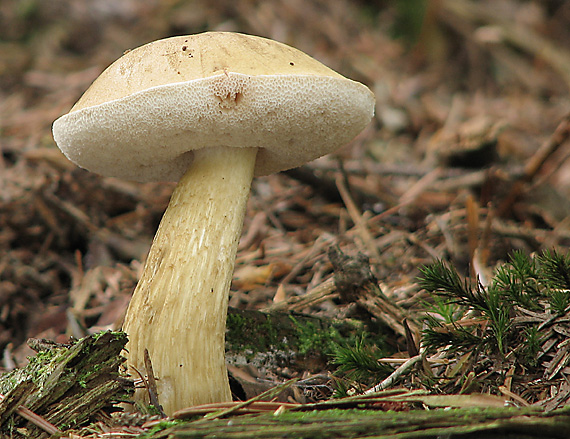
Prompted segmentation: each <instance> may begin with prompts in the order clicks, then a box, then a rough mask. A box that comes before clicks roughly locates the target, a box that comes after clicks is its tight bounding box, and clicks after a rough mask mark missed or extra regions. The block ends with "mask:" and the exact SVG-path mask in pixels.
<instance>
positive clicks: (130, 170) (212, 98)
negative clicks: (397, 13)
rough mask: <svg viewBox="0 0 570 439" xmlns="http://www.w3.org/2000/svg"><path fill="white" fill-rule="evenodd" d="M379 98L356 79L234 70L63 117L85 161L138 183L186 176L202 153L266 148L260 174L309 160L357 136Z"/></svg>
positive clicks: (70, 141) (62, 139) (64, 132)
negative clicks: (218, 148)
mask: <svg viewBox="0 0 570 439" xmlns="http://www.w3.org/2000/svg"><path fill="white" fill-rule="evenodd" d="M373 109H374V97H373V95H372V93H371V92H370V90H369V89H368V88H367V87H365V86H364V85H362V84H360V83H357V82H354V81H351V80H349V79H344V78H337V77H327V76H315V75H298V76H296V75H261V76H249V75H245V74H241V73H229V72H225V73H222V74H219V75H216V76H212V77H208V78H204V79H195V80H191V81H186V82H178V83H174V84H167V85H160V86H157V87H152V88H149V89H147V90H143V91H140V92H137V93H134V94H131V95H129V96H126V97H123V98H120V99H116V100H113V101H110V102H106V103H103V104H99V105H95V106H91V107H87V108H82V109H78V110H76V111H72V112H70V113H69V114H66V115H64V116H62V117H60V118H59V119H58V120H56V121H55V122H54V125H53V134H54V138H55V140H56V142H57V144H58V146H59V147H60V148H61V150H62V151H63V152H64V153H65V155H66V156H67V157H68V158H69V159H70V160H71V161H73V162H74V163H76V164H77V165H79V166H81V167H83V168H85V169H88V170H90V171H92V172H96V173H99V174H102V175H106V176H113V177H120V178H124V179H129V180H136V181H177V180H178V179H179V178H180V177H181V176H182V175H183V174H184V172H185V171H186V169H187V168H188V166H189V165H190V164H191V162H192V157H193V155H192V153H191V152H189V151H192V150H194V149H200V148H208V147H216V146H226V147H256V148H260V150H259V152H258V155H257V162H256V167H255V175H266V174H271V173H274V172H278V171H281V170H285V169H290V168H293V167H296V166H299V165H301V164H303V163H306V162H308V161H311V160H313V159H315V158H317V157H320V156H322V155H325V154H327V153H329V152H332V151H334V150H336V149H337V148H339V147H340V146H342V145H344V144H346V143H347V142H349V141H350V140H351V139H352V138H354V137H355V136H356V135H357V134H358V133H359V132H360V131H361V130H362V129H363V128H364V127H365V126H366V125H367V124H368V123H369V121H370V119H371V117H372V115H373Z"/></svg>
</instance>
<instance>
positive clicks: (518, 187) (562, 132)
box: [498, 113, 570, 216]
mask: <svg viewBox="0 0 570 439" xmlns="http://www.w3.org/2000/svg"><path fill="white" fill-rule="evenodd" d="M568 138H570V113H569V114H567V115H566V116H565V117H564V119H562V121H561V122H560V123H559V124H558V126H557V127H556V130H554V133H552V135H551V136H550V137H549V138H548V139H547V140H546V141H545V142H544V143H543V144H542V145H541V146H540V148H539V149H538V151H536V153H535V154H534V155H533V156H532V157H531V158H530V159H529V160H528V161H527V163H526V165H525V167H524V173H523V175H522V176H521V178H519V179H518V180H517V181H516V182H515V183H514V184H513V187H512V188H511V190H510V192H509V194H508V195H507V196H506V198H505V199H504V200H503V202H502V204H501V206H500V207H499V212H498V214H499V216H504V214H505V213H506V212H507V211H509V210H510V208H511V207H512V205H513V204H514V203H515V201H516V200H517V199H518V198H519V197H520V195H521V194H522V192H523V188H524V185H525V184H526V183H529V182H531V181H532V180H533V178H534V177H535V176H536V174H538V172H539V171H540V169H541V168H542V166H543V165H544V163H545V162H546V160H547V159H548V158H549V157H550V156H552V154H554V152H556V150H558V148H560V146H561V145H562V144H564V142H566V141H567V140H568Z"/></svg>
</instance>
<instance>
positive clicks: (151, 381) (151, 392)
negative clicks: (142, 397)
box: [144, 348, 166, 418]
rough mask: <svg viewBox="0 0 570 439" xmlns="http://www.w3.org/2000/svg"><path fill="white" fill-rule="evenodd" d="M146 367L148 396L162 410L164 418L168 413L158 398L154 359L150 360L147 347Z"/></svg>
mask: <svg viewBox="0 0 570 439" xmlns="http://www.w3.org/2000/svg"><path fill="white" fill-rule="evenodd" d="M144 367H145V369H146V376H147V380H148V387H147V389H148V396H149V399H150V403H151V404H152V405H153V406H154V408H155V409H157V410H158V411H159V412H160V415H161V416H162V417H163V418H166V413H164V410H163V409H162V406H161V405H160V402H159V400H158V388H157V387H156V379H155V378H154V371H153V369H152V361H151V360H150V354H149V353H148V349H146V348H145V350H144Z"/></svg>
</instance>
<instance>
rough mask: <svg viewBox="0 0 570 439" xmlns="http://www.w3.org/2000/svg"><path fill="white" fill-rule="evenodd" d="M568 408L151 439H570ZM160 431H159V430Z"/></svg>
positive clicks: (404, 415)
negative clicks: (221, 438)
mask: <svg viewBox="0 0 570 439" xmlns="http://www.w3.org/2000/svg"><path fill="white" fill-rule="evenodd" d="M569 427H570V408H564V409H560V410H556V411H553V412H550V413H545V412H541V411H537V410H535V409H532V408H524V409H517V408H501V409H498V408H493V409H480V408H476V409H473V408H471V409H452V410H430V411H425V410H415V411H404V412H394V411H388V412H381V411H375V410H360V409H349V410H341V409H329V410H322V411H318V410H314V411H310V412H299V411H284V412H282V413H267V414H262V415H244V416H237V417H231V418H225V419H214V420H206V419H199V420H197V421H193V422H185V423H181V424H177V425H173V426H168V424H166V423H165V424H163V425H162V428H164V429H163V430H161V431H155V432H154V433H152V434H148V436H146V437H147V438H149V439H166V438H168V439H176V438H186V439H190V438H195V439H197V438H209V437H223V438H226V439H242V438H243V439H256V438H260V439H261V438H264V439H265V438H283V437H291V438H296V439H321V438H323V439H324V438H327V439H335V438H384V439H388V438H389V439H411V438H415V439H418V438H422V439H428V438H434V439H435V438H440V437H453V438H455V439H475V438H482V437H484V438H486V439H505V438H513V439H514V438H517V439H566V438H568V431H569ZM157 430H158V429H157Z"/></svg>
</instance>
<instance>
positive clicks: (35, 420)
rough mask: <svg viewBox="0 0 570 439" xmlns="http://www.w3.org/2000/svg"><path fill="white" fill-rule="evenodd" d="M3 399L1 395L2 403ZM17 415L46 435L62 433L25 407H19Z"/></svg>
mask: <svg viewBox="0 0 570 439" xmlns="http://www.w3.org/2000/svg"><path fill="white" fill-rule="evenodd" d="M3 399H4V395H1V394H0V401H2V400H3ZM16 413H18V414H19V415H20V416H21V417H22V418H24V419H26V420H28V421H30V422H31V423H32V424H34V425H35V426H36V427H38V428H41V429H42V430H43V431H45V432H46V433H49V434H57V433H61V430H60V429H59V428H57V427H56V426H55V425H53V424H52V423H51V422H49V421H47V420H46V419H44V418H42V417H41V416H39V415H37V414H35V413H34V412H32V411H31V410H30V409H28V408H26V407H24V406H23V405H20V406H18V408H17V409H16Z"/></svg>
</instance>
